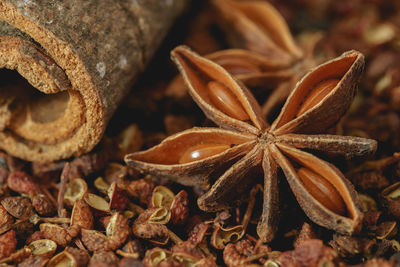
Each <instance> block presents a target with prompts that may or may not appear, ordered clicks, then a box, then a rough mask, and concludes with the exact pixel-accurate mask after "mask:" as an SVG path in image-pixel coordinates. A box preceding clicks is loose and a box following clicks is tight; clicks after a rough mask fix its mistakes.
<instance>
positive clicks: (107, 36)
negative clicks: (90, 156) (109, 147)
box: [0, 0, 187, 161]
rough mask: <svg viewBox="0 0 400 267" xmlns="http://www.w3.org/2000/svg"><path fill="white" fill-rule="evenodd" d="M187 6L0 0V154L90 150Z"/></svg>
mask: <svg viewBox="0 0 400 267" xmlns="http://www.w3.org/2000/svg"><path fill="white" fill-rule="evenodd" d="M185 2H187V0H170V1H158V0H147V1H112V0H103V1H96V0H58V1H55V0H37V1H28V0H26V1H20V0H4V1H1V2H0V148H1V149H4V150H6V151H7V152H9V153H10V154H12V155H14V156H17V157H20V158H23V159H26V160H30V161H52V160H57V159H61V158H67V157H69V156H71V155H79V154H82V153H85V152H88V151H90V150H91V149H92V148H93V147H94V146H95V145H96V144H97V143H98V142H99V140H100V139H101V136H102V134H103V132H104V129H105V127H106V125H107V122H108V121H109V119H110V117H111V116H112V114H113V112H114V111H115V109H116V108H117V106H118V104H119V103H120V101H121V99H122V98H123V97H124V96H125V95H126V93H127V92H128V90H129V89H130V88H131V86H132V84H133V82H134V80H135V78H136V77H137V76H138V74H139V73H140V72H141V71H142V70H143V69H144V68H145V65H146V63H147V62H148V61H149V59H150V57H151V55H152V54H153V53H154V51H155V50H156V48H157V47H158V45H159V44H160V42H161V40H162V37H163V36H164V35H165V34H166V32H167V30H168V28H169V27H170V25H171V24H172V22H173V20H174V18H176V17H177V16H178V15H179V14H180V13H181V11H182V10H183V9H184V6H185Z"/></svg>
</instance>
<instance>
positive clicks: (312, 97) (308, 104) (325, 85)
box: [297, 79, 340, 116]
mask: <svg viewBox="0 0 400 267" xmlns="http://www.w3.org/2000/svg"><path fill="white" fill-rule="evenodd" d="M339 82H340V80H338V79H328V80H325V81H322V82H320V83H318V84H317V85H316V86H315V87H314V88H313V89H312V90H311V92H310V93H309V94H308V96H307V98H306V99H305V101H304V102H303V104H302V105H301V106H300V108H299V111H298V112H297V116H300V115H302V114H304V113H305V112H306V111H308V110H309V109H311V108H312V107H314V106H315V105H316V104H318V103H319V102H320V101H321V100H322V99H323V98H324V97H325V96H326V95H327V94H329V92H331V91H332V89H333V88H335V87H336V85H337V84H338V83H339Z"/></svg>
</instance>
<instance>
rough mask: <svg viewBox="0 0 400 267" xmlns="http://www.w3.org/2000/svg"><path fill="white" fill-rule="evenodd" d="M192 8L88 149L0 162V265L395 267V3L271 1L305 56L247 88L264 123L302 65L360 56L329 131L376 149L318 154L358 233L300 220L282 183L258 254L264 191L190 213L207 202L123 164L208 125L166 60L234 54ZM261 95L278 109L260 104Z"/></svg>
mask: <svg viewBox="0 0 400 267" xmlns="http://www.w3.org/2000/svg"><path fill="white" fill-rule="evenodd" d="M193 2H194V3H192V5H191V6H190V8H189V10H188V11H187V13H186V14H185V15H184V17H182V18H181V19H180V20H179V21H178V22H177V23H176V25H175V27H174V28H173V29H172V30H171V33H170V35H169V36H168V38H167V40H166V41H165V42H164V45H163V46H162V48H161V49H160V50H159V51H158V52H157V54H156V55H155V57H154V59H153V61H152V63H151V65H150V66H149V68H148V69H147V71H146V73H145V74H144V75H143V76H142V78H141V79H140V81H139V82H138V83H137V84H136V85H135V88H134V90H132V92H131V94H130V95H129V96H128V97H127V98H126V99H125V101H124V102H123V103H122V105H121V106H120V108H119V109H118V110H117V112H116V113H115V115H114V116H113V118H112V120H111V122H110V124H109V126H108V129H107V132H106V136H105V137H104V138H103V141H102V142H101V144H100V145H98V146H97V147H96V149H95V150H94V151H92V152H91V153H89V154H87V155H84V156H81V157H78V158H72V159H69V160H66V161H59V162H52V163H46V164H43V163H28V162H24V161H21V160H18V159H15V158H12V157H11V156H9V155H6V154H5V153H2V154H0V183H1V190H2V197H1V207H0V233H1V235H0V262H2V263H8V264H15V265H16V264H19V265H21V266H32V265H34V266H44V264H46V263H48V265H50V266H56V264H57V263H60V262H70V263H72V264H74V265H75V266H85V265H87V264H89V265H92V266H102V265H103V266H106V265H107V266H141V265H142V264H144V265H145V266H193V264H196V266H214V265H221V266H223V265H227V266H239V265H247V264H248V265H251V264H252V265H251V266H257V265H261V266H262V265H264V266H335V265H341V266H347V265H351V266H352V265H356V266H381V267H383V266H396V264H399V263H400V243H399V240H400V239H399V234H398V232H397V229H398V225H397V224H398V221H399V220H400V197H399V196H400V163H399V162H400V154H399V152H400V116H399V114H400V113H399V112H400V84H399V83H400V78H399V77H400V60H399V59H400V38H399V32H400V3H398V1H388V0H387V1H385V0H369V1H362V0H354V1H351V2H350V3H349V2H348V1H333V0H332V1H330V0H324V1H317V0H315V1H314V0H297V1H295V0H290V1H271V3H272V4H273V6H274V7H276V8H277V10H279V12H280V13H281V14H282V16H283V17H284V18H285V19H286V22H287V24H288V26H289V28H290V30H291V32H292V34H293V36H294V38H295V41H296V43H298V44H299V46H300V47H302V49H303V50H304V51H308V52H309V54H307V55H308V56H307V57H305V58H307V59H308V60H304V64H301V65H297V66H300V67H298V68H295V69H290V68H288V69H284V71H281V72H279V73H277V72H273V73H272V74H271V76H270V77H272V78H270V79H269V80H268V85H269V86H264V84H263V83H260V82H258V83H256V84H253V86H251V88H250V90H251V91H252V92H253V93H254V94H255V96H256V99H257V100H258V102H259V103H260V104H263V103H272V104H264V105H263V111H264V114H267V121H269V122H270V123H271V120H273V119H274V118H275V117H276V115H277V114H278V113H279V111H280V108H281V105H282V104H283V102H284V101H285V97H286V96H287V94H288V92H287V90H288V88H290V89H292V88H293V87H294V84H295V82H297V80H296V79H298V78H300V77H301V76H302V75H303V74H304V72H305V71H307V70H308V69H309V68H310V67H311V66H315V65H318V64H319V63H321V61H322V62H324V61H326V60H328V59H332V58H335V57H337V56H339V55H341V54H342V53H343V52H345V51H347V50H351V49H356V50H358V51H360V52H362V53H363V54H364V56H365V59H366V65H365V73H364V75H362V77H361V80H360V83H359V90H358V94H357V96H356V97H355V100H354V101H353V104H352V106H351V107H350V109H349V111H348V112H347V113H346V115H345V116H344V117H343V118H342V119H341V120H340V121H339V122H338V123H337V124H336V125H335V127H332V128H331V129H329V131H328V132H327V133H330V134H337V135H350V136H358V137H363V138H369V139H375V140H377V141H378V150H377V152H376V153H375V155H374V156H372V157H370V158H368V159H365V158H361V159H359V158H356V159H352V160H347V159H346V158H344V157H343V156H337V155H320V156H321V157H322V158H323V159H325V160H327V161H329V162H332V163H333V164H334V165H335V166H337V167H338V168H339V169H340V170H341V171H342V172H343V173H344V175H345V177H346V178H347V179H349V180H350V181H351V182H352V183H353V185H354V186H355V189H356V191H357V192H358V193H359V198H360V200H361V204H362V212H363V213H364V221H363V225H362V229H361V232H360V233H359V234H357V235H354V236H346V235H341V234H338V233H335V232H334V231H332V230H328V229H325V228H322V227H320V226H318V225H316V224H314V223H313V222H312V221H310V220H309V219H308V218H307V217H306V215H305V214H304V212H303V211H302V209H301V208H300V207H299V206H298V204H297V201H296V199H295V198H294V196H293V193H292V192H291V191H290V189H289V186H288V184H287V182H286V180H285V179H284V178H283V176H282V173H280V175H281V176H282V178H281V179H280V184H279V190H280V198H281V199H283V200H284V201H281V205H280V208H279V211H280V214H281V220H280V224H279V229H278V232H277V233H276V236H275V238H274V239H273V240H272V242H270V243H268V244H264V243H262V242H260V240H259V239H258V236H257V233H256V226H257V223H258V220H259V217H260V215H261V211H262V186H263V185H262V184H259V185H254V187H253V188H252V189H251V190H249V191H248V192H245V193H244V195H245V196H244V198H243V201H242V203H241V205H240V206H238V207H237V208H234V209H229V210H226V211H222V212H217V213H206V212H203V211H201V210H200V209H199V208H198V207H197V205H196V203H197V202H196V200H197V197H198V196H199V195H201V194H203V193H204V192H203V191H202V190H201V188H191V187H185V186H182V185H179V184H176V183H173V182H171V181H169V180H167V179H165V178H162V179H160V178H159V177H155V176H143V175H142V174H140V173H139V172H138V171H137V170H134V169H131V168H129V167H127V166H126V165H125V163H124V162H123V158H124V156H125V154H127V153H131V152H134V151H138V150H144V149H147V148H149V147H152V146H154V145H156V144H158V143H159V142H161V141H162V140H163V139H164V138H166V137H167V136H170V135H172V134H174V133H177V132H180V131H183V130H185V129H189V128H191V127H194V126H214V124H213V123H212V122H211V121H210V120H208V119H206V118H205V117H204V115H203V113H202V112H201V110H200V109H199V108H198V107H197V106H196V104H195V103H194V101H193V100H192V99H191V98H190V97H189V95H188V94H187V90H186V89H185V87H182V86H181V85H182V83H181V82H180V81H179V78H178V80H177V78H175V77H176V76H177V75H178V71H177V69H176V67H175V65H174V64H173V63H172V62H171V60H170V58H169V57H170V51H171V50H172V49H173V48H174V47H176V46H177V45H180V44H186V45H188V46H190V47H191V48H192V49H193V50H194V51H196V52H198V53H199V54H201V55H206V54H210V53H213V52H215V51H219V50H222V49H227V48H232V44H231V43H230V42H229V38H227V36H228V34H229V32H227V30H226V29H225V28H223V27H220V25H221V20H222V15H221V13H217V12H215V9H213V8H212V7H211V4H210V3H209V2H208V1H204V3H203V1H193ZM215 2H220V1H215ZM244 2H245V1H244ZM313 60H314V61H315V62H313ZM316 62H318V64H317V63H316ZM298 76H300V77H298ZM171 81H172V82H171ZM285 82H288V83H285ZM282 84H284V86H282ZM278 85H279V86H278ZM276 88H278V89H279V90H277V89H276ZM277 92H278V93H277ZM285 92H286V93H285ZM271 96H276V98H275V99H278V100H276V101H275V102H274V101H272V102H271V100H270V102H268V101H267V102H265V101H266V100H268V99H271ZM149 122H151V123H149ZM77 178H82V179H77ZM246 194H247V195H246ZM244 222H245V223H244ZM244 224H245V225H246V227H243V225H244ZM43 239H45V240H43ZM238 239H240V240H238ZM36 240H37V241H36ZM39 240H42V241H39ZM182 240H183V242H182ZM34 241H35V242H36V243H34Z"/></svg>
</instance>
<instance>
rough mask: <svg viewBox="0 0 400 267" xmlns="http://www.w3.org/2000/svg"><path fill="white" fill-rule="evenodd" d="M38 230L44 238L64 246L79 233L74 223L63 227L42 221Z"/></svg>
mask: <svg viewBox="0 0 400 267" xmlns="http://www.w3.org/2000/svg"><path fill="white" fill-rule="evenodd" d="M40 232H41V234H42V236H43V237H44V238H45V239H50V240H53V241H54V242H56V243H57V245H59V246H61V247H66V246H67V245H68V244H69V243H70V242H71V241H72V239H73V238H75V237H76V236H77V235H78V234H79V227H77V226H75V225H74V226H70V227H68V228H64V227H62V226H59V225H56V224H51V223H42V224H40Z"/></svg>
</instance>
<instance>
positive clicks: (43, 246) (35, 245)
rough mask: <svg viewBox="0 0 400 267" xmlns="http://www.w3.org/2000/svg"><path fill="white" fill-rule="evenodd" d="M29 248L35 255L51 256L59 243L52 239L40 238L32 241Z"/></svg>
mask: <svg viewBox="0 0 400 267" xmlns="http://www.w3.org/2000/svg"><path fill="white" fill-rule="evenodd" d="M28 248H29V249H30V250H31V252H32V255H33V256H40V257H43V258H50V257H51V256H53V254H54V252H56V249H57V244H56V242H54V241H53V240H50V239H40V240H36V241H33V242H32V243H30V244H29V245H28Z"/></svg>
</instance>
